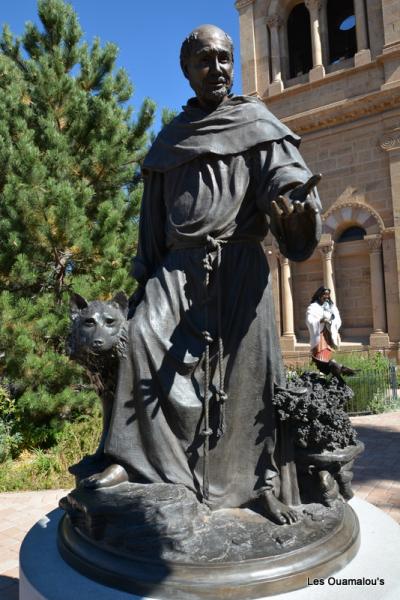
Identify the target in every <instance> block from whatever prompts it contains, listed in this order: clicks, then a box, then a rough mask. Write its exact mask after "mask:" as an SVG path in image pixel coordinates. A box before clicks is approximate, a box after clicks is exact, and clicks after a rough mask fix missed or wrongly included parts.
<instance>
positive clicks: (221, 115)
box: [143, 96, 300, 173]
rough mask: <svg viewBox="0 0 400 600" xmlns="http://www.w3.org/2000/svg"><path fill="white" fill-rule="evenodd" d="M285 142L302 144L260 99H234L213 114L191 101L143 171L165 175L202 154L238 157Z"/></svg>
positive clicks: (152, 150) (162, 134)
mask: <svg viewBox="0 0 400 600" xmlns="http://www.w3.org/2000/svg"><path fill="white" fill-rule="evenodd" d="M285 138H289V139H290V140H291V142H292V143H294V144H295V145H296V146H298V145H299V144H300V138H299V137H298V136H297V135H296V134H294V133H293V132H292V131H291V130H290V129H289V128H288V127H286V126H285V125H283V123H281V122H280V121H279V120H278V119H277V118H276V117H275V116H274V115H273V114H272V113H271V112H270V111H269V110H268V109H267V107H266V106H265V104H264V103H263V102H261V100H258V99H257V98H253V97H251V96H232V97H230V98H229V99H228V100H227V101H226V102H223V103H222V104H220V105H219V106H218V108H216V109H215V110H214V111H213V112H211V113H206V112H205V111H204V110H203V109H202V108H200V106H199V105H198V103H197V101H196V99H192V100H189V102H188V104H187V105H186V106H185V107H183V112H181V113H180V114H179V115H178V116H177V117H175V119H173V120H172V121H171V123H169V124H168V125H167V126H166V127H164V129H163V130H162V131H161V132H160V133H159V134H158V136H157V138H156V139H155V141H154V143H153V145H152V146H151V148H150V150H149V152H148V154H147V156H146V158H145V160H144V163H143V170H144V172H146V170H151V171H159V172H162V173H163V172H166V171H169V170H170V169H174V168H176V167H179V166H181V165H183V164H185V163H187V162H189V161H191V160H193V159H194V158H197V157H198V156H201V155H203V154H209V153H211V154H217V155H221V156H226V155H228V154H239V153H242V152H244V151H246V150H249V149H250V148H253V147H254V146H257V144H261V143H263V142H273V141H277V140H282V139H285Z"/></svg>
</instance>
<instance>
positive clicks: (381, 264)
mask: <svg viewBox="0 0 400 600" xmlns="http://www.w3.org/2000/svg"><path fill="white" fill-rule="evenodd" d="M236 8H237V10H238V12H239V19H240V36H241V68H242V78H243V93H244V94H249V95H256V96H258V97H259V98H261V99H262V100H263V101H264V102H265V103H266V105H267V106H268V108H269V109H270V110H271V111H272V112H273V113H274V114H275V115H276V116H277V117H279V118H280V119H281V120H282V121H283V122H284V123H285V124H286V125H288V126H289V127H290V128H291V129H292V130H293V131H295V132H296V133H297V134H299V135H300V136H301V137H302V144H301V153H302V155H303V157H304V158H305V160H306V162H307V164H308V165H309V167H310V169H311V170H312V171H313V173H322V175H323V179H322V181H321V183H320V184H319V186H318V189H319V192H320V196H321V201H322V207H323V214H322V218H323V234H322V238H321V242H320V244H319V246H318V248H317V249H316V251H315V252H314V254H313V256H312V257H311V258H310V259H309V260H307V261H305V262H304V263H291V262H289V261H288V260H287V259H286V258H285V257H283V256H281V255H279V252H278V250H277V247H276V245H275V244H274V241H273V239H272V238H271V239H267V247H266V251H267V255H268V259H269V263H270V267H271V273H272V277H273V284H274V294H275V302H276V313H277V314H276V316H277V320H278V322H279V326H280V329H281V345H282V350H283V352H284V355H285V356H286V358H287V359H289V360H290V358H295V357H296V356H298V355H299V353H303V354H304V353H305V352H306V351H307V345H306V344H307V341H308V335H307V331H306V326H305V312H306V308H307V305H308V304H309V302H310V299H311V296H312V294H313V292H314V291H315V290H316V289H317V288H318V287H319V286H320V285H322V284H324V285H326V286H327V287H329V288H331V290H332V296H333V298H334V300H335V302H336V304H337V306H338V308H339V311H340V314H341V317H342V321H343V325H342V329H341V340H342V343H341V347H342V349H346V348H348V349H366V348H375V349H384V350H385V352H388V353H389V354H390V355H392V356H393V357H397V359H399V358H400V1H399V0H305V1H304V2H302V1H301V0H237V1H236Z"/></svg>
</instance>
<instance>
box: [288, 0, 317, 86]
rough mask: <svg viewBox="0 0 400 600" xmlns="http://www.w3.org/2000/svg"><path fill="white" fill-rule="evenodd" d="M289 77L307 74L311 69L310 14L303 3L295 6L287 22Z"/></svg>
mask: <svg viewBox="0 0 400 600" xmlns="http://www.w3.org/2000/svg"><path fill="white" fill-rule="evenodd" d="M287 35H288V45H289V77H290V78H292V77H297V76H298V75H302V74H303V73H308V71H309V70H310V69H311V68H312V66H313V65H312V53H311V26H310V14H309V12H308V10H307V8H306V7H305V5H304V3H303V2H302V3H301V4H297V5H296V6H295V7H294V8H293V10H292V12H291V13H290V15H289V18H288V21H287Z"/></svg>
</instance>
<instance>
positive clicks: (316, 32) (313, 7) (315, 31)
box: [304, 0, 325, 81]
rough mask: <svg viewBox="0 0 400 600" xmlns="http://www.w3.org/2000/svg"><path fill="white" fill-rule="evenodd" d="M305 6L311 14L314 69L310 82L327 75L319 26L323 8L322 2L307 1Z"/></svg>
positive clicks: (310, 75) (317, 0) (316, 0)
mask: <svg viewBox="0 0 400 600" xmlns="http://www.w3.org/2000/svg"><path fill="white" fill-rule="evenodd" d="M304 3H305V5H306V7H307V8H308V11H309V13H310V23H311V44H312V57H313V68H312V69H311V71H310V73H309V78H310V81H316V80H318V79H321V78H322V77H324V75H325V69H324V66H323V64H322V44H321V34H320V24H319V11H320V8H321V0H305V2H304Z"/></svg>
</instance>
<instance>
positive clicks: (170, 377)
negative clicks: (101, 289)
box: [106, 96, 316, 508]
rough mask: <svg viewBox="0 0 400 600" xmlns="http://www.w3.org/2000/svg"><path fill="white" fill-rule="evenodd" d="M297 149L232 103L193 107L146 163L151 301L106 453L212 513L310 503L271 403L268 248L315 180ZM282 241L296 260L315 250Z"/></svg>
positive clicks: (146, 297)
mask: <svg viewBox="0 0 400 600" xmlns="http://www.w3.org/2000/svg"><path fill="white" fill-rule="evenodd" d="M298 145H299V138H298V137H297V136H296V135H295V134H293V133H292V132H291V131H290V130H289V129H288V128H287V127H285V126H284V125H283V124H282V123H280V122H279V121H278V120H277V119H276V118H275V117H274V116H273V115H272V114H271V113H270V112H269V111H268V110H267V108H266V107H265V105H264V104H263V103H262V102H261V101H259V100H257V99H256V98H251V97H245V96H233V97H231V98H229V99H227V101H226V102H224V103H222V104H221V105H220V106H219V107H218V108H217V109H216V110H214V111H213V112H211V113H207V112H205V111H204V110H203V109H201V108H200V106H199V105H198V103H197V101H196V100H192V101H189V103H188V105H187V106H186V107H184V110H183V112H182V113H181V114H180V115H179V116H178V117H176V118H175V119H174V120H173V121H172V122H171V123H170V124H169V125H168V126H167V127H165V128H164V129H163V131H162V132H161V133H160V134H159V136H158V137H157V139H156V140H155V142H154V144H153V146H152V148H151V149H150V151H149V153H148V155H147V157H146V159H145V162H144V166H143V170H144V173H145V190H144V195H143V201H142V208H141V216H140V232H139V248H138V255H137V257H136V259H135V261H134V276H135V278H136V279H137V280H138V282H139V287H140V290H141V292H140V293H139V297H140V298H141V299H140V302H139V303H138V305H137V307H136V310H135V313H134V316H133V318H132V320H131V322H130V332H129V355H128V356H127V357H126V358H125V359H123V360H122V364H121V367H120V374H119V383H118V389H117V397H116V401H115V407H114V413H113V417H112V422H111V427H110V433H109V436H108V439H107V442H106V452H107V453H108V454H109V455H110V456H111V458H112V460H113V461H114V462H116V463H119V464H122V465H124V466H125V467H126V468H127V469H128V470H129V471H130V472H131V474H132V476H134V475H135V474H136V475H138V476H140V477H142V478H144V479H145V480H146V481H149V482H170V483H171V482H172V483H182V484H184V485H185V486H187V487H188V488H190V489H192V490H193V491H194V492H195V493H196V494H197V495H198V497H199V499H203V500H206V501H207V502H208V503H209V505H210V506H211V507H213V508H221V507H237V506H242V505H244V504H246V503H247V502H249V501H250V500H252V499H253V498H255V497H256V496H257V495H259V494H260V493H261V492H262V491H263V490H265V489H266V488H273V489H274V490H275V492H276V494H277V495H278V496H280V497H281V499H282V500H283V501H285V502H286V503H289V504H295V503H297V502H298V500H299V498H298V488H297V480H296V473H295V467H294V464H293V460H292V458H293V457H292V454H291V450H290V440H289V441H288V440H287V437H285V436H281V435H280V426H279V425H278V424H277V421H276V415H275V411H274V409H273V406H272V397H273V392H274V387H275V386H276V385H279V386H283V385H284V375H283V367H282V359H281V355H280V350H279V338H278V336H277V333H276V328H275V315H274V307H273V301H272V288H271V278H270V274H269V268H268V263H267V261H266V258H265V254H264V251H263V249H262V246H261V244H260V242H261V241H262V240H263V239H264V237H265V236H266V234H267V232H268V214H269V211H270V206H271V201H272V200H274V199H275V198H276V197H277V195H278V194H279V193H284V192H286V191H288V190H289V189H291V188H293V187H295V186H297V185H299V184H301V183H304V182H305V181H307V180H308V179H309V177H310V175H311V173H310V171H309V170H308V169H307V167H306V166H305V164H304V162H303V160H302V158H301V156H300V154H299V152H298V149H297V148H298ZM280 242H281V243H282V244H283V246H284V247H285V253H286V254H287V255H288V256H289V258H294V259H295V260H299V259H303V258H307V256H308V255H309V254H310V253H311V251H312V249H313V248H314V247H315V245H316V240H315V239H312V240H280ZM291 253H292V255H291ZM206 404H207V406H208V412H209V416H208V418H205V414H204V413H205V408H206ZM205 437H207V439H208V443H207V447H208V448H209V450H208V458H207V459H206V463H207V464H206V467H205V466H204V463H205V458H204V454H205V452H206V453H207V450H205V444H204V440H205ZM288 442H289V443H288ZM205 479H206V480H207V481H205ZM204 496H206V498H204ZM207 496H208V498H207Z"/></svg>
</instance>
